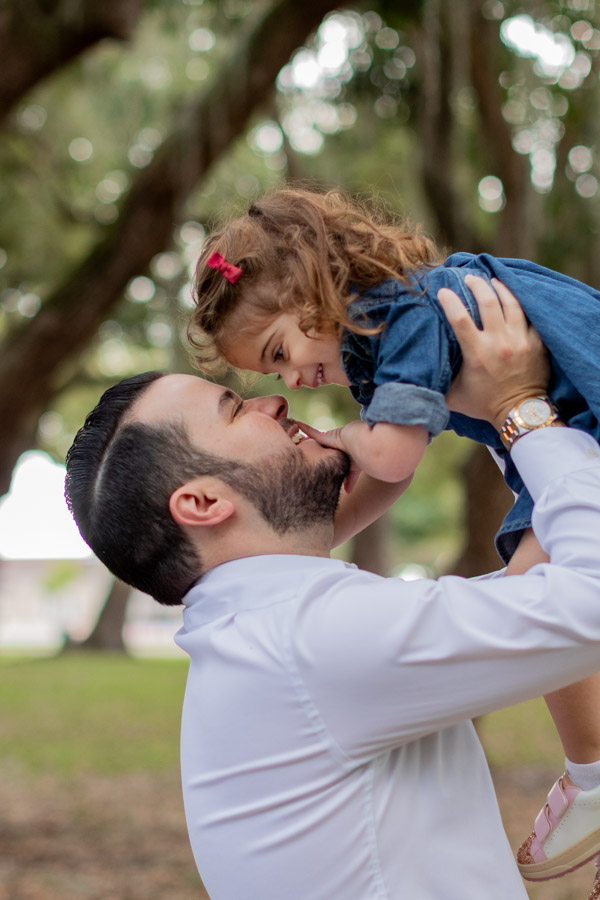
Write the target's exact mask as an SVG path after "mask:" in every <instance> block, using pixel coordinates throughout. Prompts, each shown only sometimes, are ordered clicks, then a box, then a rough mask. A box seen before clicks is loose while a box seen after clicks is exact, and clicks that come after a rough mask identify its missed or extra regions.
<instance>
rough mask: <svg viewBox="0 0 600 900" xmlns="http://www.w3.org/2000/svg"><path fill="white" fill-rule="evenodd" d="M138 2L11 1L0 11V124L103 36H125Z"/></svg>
mask: <svg viewBox="0 0 600 900" xmlns="http://www.w3.org/2000/svg"><path fill="white" fill-rule="evenodd" d="M141 7H142V0H77V2H73V0H12V2H8V3H4V4H3V5H2V9H1V11H0V58H1V59H2V78H1V79H0V123H2V122H3V121H4V120H5V118H6V116H7V115H8V113H9V111H10V110H11V109H12V107H13V106H14V104H15V103H16V102H17V101H18V100H19V99H20V98H21V97H22V96H23V94H25V93H26V92H27V91H28V90H30V89H31V88H32V87H33V86H34V85H35V84H37V83H38V82H39V81H41V79H42V78H45V77H46V76H47V75H49V74H50V73H51V72H54V71H55V70H56V69H59V68H62V66H64V65H65V64H66V63H68V62H70V61H71V60H72V59H73V58H74V57H76V56H78V55H79V54H80V53H82V52H83V51H84V50H87V49H88V48H89V47H91V46H92V44H95V43H97V42H98V41H101V40H102V39H103V38H116V39H118V40H126V39H128V38H130V37H131V35H132V33H133V30H134V28H135V26H136V24H137V20H138V18H139V15H140V11H141Z"/></svg>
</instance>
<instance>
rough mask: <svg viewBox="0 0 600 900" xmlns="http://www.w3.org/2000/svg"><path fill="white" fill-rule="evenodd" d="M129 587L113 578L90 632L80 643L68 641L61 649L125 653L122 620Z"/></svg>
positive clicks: (129, 590)
mask: <svg viewBox="0 0 600 900" xmlns="http://www.w3.org/2000/svg"><path fill="white" fill-rule="evenodd" d="M130 593H131V588H130V587H129V585H128V584H125V582H124V581H119V579H118V578H115V579H114V581H113V583H112V585H111V588H110V591H109V593H108V596H107V598H106V601H105V602H104V606H103V607H102V609H101V611H100V615H99V616H98V621H97V622H96V624H95V626H94V628H93V629H92V632H91V634H90V635H89V636H88V637H87V638H86V639H85V640H84V641H82V642H81V643H77V642H75V641H68V642H67V643H66V644H65V646H64V648H63V650H64V651H66V652H69V651H70V650H106V651H110V652H112V653H125V652H126V648H125V644H124V642H123V621H124V619H125V610H126V608H127V601H128V599H129V595H130Z"/></svg>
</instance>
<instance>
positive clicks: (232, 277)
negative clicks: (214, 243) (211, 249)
mask: <svg viewBox="0 0 600 900" xmlns="http://www.w3.org/2000/svg"><path fill="white" fill-rule="evenodd" d="M206 265H207V266H208V267H209V269H216V270H217V272H221V274H222V275H223V278H225V279H226V280H227V281H229V283H230V284H235V283H236V281H238V280H239V278H240V276H241V275H243V271H242V269H239V268H238V267H237V266H233V265H232V264H231V263H228V262H227V260H226V259H225V257H223V256H221V254H220V253H213V255H212V256H209V257H208V259H207V260H206Z"/></svg>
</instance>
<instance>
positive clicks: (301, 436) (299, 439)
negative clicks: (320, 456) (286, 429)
mask: <svg viewBox="0 0 600 900" xmlns="http://www.w3.org/2000/svg"><path fill="white" fill-rule="evenodd" d="M305 440H306V435H305V434H302V432H301V431H297V432H296V434H294V435H292V442H293V443H294V444H301V443H302V441H305Z"/></svg>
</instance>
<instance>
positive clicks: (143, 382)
mask: <svg viewBox="0 0 600 900" xmlns="http://www.w3.org/2000/svg"><path fill="white" fill-rule="evenodd" d="M163 374H164V373H162V372H145V373H143V374H142V375H134V376H133V377H132V378H127V379H125V380H124V381H121V382H119V383H118V384H116V385H114V386H113V387H111V388H109V389H108V390H107V391H105V393H104V394H103V395H102V397H101V398H100V401H99V402H98V404H97V406H96V407H95V409H93V410H92V412H91V413H90V414H89V416H88V417H87V419H86V421H85V424H84V425H83V427H82V428H80V430H79V432H78V433H77V435H76V436H75V440H74V441H73V444H72V446H71V448H70V450H69V452H68V454H67V459H66V466H67V477H66V481H65V496H66V499H67V504H68V506H69V509H70V510H71V513H72V514H73V517H74V518H75V521H76V522H77V525H78V527H79V530H80V532H81V535H82V537H83V538H84V540H85V541H86V542H87V543H88V544H89V546H90V547H91V548H92V550H93V551H94V553H95V554H96V556H98V558H99V559H100V560H102V562H103V563H104V564H105V565H106V566H107V568H108V569H110V571H111V572H112V573H113V574H114V575H116V576H117V578H120V579H121V580H122V581H125V582H126V583H127V584H131V585H133V587H136V588H139V590H141V591H144V592H146V593H148V594H151V595H152V596H153V597H155V598H156V600H158V602H159V603H164V604H165V605H176V604H178V603H181V599H182V597H183V595H184V594H185V593H186V591H187V590H188V588H189V587H190V586H191V584H192V583H193V582H194V581H195V580H196V579H197V578H198V577H199V575H200V574H201V570H202V565H201V561H200V559H199V557H198V554H197V553H196V551H195V549H194V547H193V546H192V544H191V543H190V541H189V540H188V539H187V537H186V535H185V533H184V532H183V530H182V529H181V528H180V526H179V525H178V524H177V523H176V522H175V521H174V519H173V517H172V516H171V514H170V511H169V498H170V496H171V494H172V493H173V491H174V490H175V489H176V488H177V487H179V486H180V485H181V484H184V483H185V481H186V480H188V478H190V477H193V476H194V475H197V474H200V473H199V472H198V470H197V468H195V467H194V466H193V465H191V464H190V463H191V460H190V449H191V448H190V447H189V442H188V441H187V438H186V435H185V432H184V430H183V428H177V427H176V426H173V425H165V426H162V427H161V426H152V427H151V426H148V425H143V424H142V423H139V422H123V419H124V417H125V416H126V414H127V412H128V411H129V410H130V409H131V407H132V406H133V404H134V403H135V401H136V400H137V399H138V398H139V397H141V395H142V394H143V393H144V391H146V390H147V388H148V387H149V386H150V385H151V384H152V383H153V382H154V381H156V380H157V379H158V378H162V377H163Z"/></svg>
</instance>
